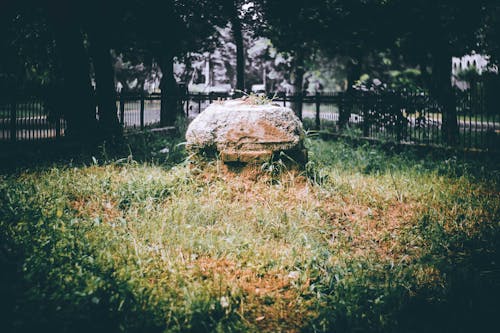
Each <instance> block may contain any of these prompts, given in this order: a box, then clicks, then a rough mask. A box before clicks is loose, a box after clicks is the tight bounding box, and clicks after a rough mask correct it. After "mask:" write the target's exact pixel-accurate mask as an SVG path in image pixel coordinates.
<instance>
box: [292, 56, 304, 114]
mask: <svg viewBox="0 0 500 333" xmlns="http://www.w3.org/2000/svg"><path fill="white" fill-rule="evenodd" d="M304 72H305V70H304V50H303V49H302V48H300V47H299V48H297V49H296V51H295V60H294V72H293V74H294V80H293V93H294V95H295V96H294V97H295V101H294V103H292V109H293V111H294V112H295V114H296V115H297V117H299V119H302V94H303V91H302V87H303V83H304Z"/></svg>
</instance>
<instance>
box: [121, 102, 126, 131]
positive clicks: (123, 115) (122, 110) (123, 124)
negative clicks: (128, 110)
mask: <svg viewBox="0 0 500 333" xmlns="http://www.w3.org/2000/svg"><path fill="white" fill-rule="evenodd" d="M120 123H121V124H122V126H123V127H125V101H124V100H123V96H120Z"/></svg>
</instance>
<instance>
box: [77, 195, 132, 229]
mask: <svg viewBox="0 0 500 333" xmlns="http://www.w3.org/2000/svg"><path fill="white" fill-rule="evenodd" d="M70 207H71V208H73V209H74V210H75V211H76V212H77V213H76V216H77V217H90V218H92V219H94V218H96V217H99V218H100V219H101V221H102V222H105V223H107V222H110V221H114V220H116V219H117V218H119V217H122V216H123V212H122V211H121V210H120V209H119V208H118V204H117V203H116V202H114V201H113V200H106V199H105V198H103V199H101V200H100V201H92V200H85V199H78V200H75V201H73V202H71V203H70Z"/></svg>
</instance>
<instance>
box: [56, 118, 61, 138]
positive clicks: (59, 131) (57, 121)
mask: <svg viewBox="0 0 500 333" xmlns="http://www.w3.org/2000/svg"><path fill="white" fill-rule="evenodd" d="M60 137H61V116H60V115H57V116H56V138H57V139H59V138H60Z"/></svg>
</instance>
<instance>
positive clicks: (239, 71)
mask: <svg viewBox="0 0 500 333" xmlns="http://www.w3.org/2000/svg"><path fill="white" fill-rule="evenodd" d="M233 6H234V9H233V14H234V15H233V16H232V17H231V25H232V29H233V38H234V43H235V44H236V89H237V90H240V91H245V54H244V52H245V49H244V45H243V31H242V27H241V21H240V18H239V16H238V9H237V8H236V3H235V2H234V1H233Z"/></svg>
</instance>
